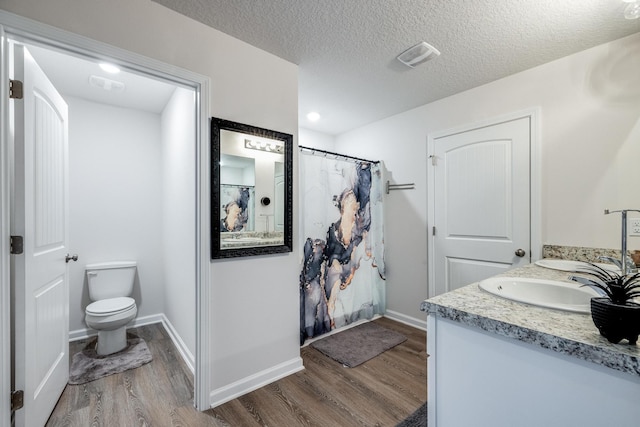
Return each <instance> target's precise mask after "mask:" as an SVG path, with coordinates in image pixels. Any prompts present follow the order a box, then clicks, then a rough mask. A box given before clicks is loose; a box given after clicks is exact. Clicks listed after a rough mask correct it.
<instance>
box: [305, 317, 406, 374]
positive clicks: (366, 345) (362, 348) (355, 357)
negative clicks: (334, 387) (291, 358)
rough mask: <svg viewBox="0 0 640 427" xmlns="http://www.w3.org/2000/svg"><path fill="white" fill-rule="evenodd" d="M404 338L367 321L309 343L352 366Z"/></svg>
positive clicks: (404, 339)
mask: <svg viewBox="0 0 640 427" xmlns="http://www.w3.org/2000/svg"><path fill="white" fill-rule="evenodd" d="M406 340H407V337H405V336H404V335H402V334H399V333H398V332H395V331H391V330H389V329H387V328H383V327H382V326H378V325H377V324H375V323H373V322H368V323H363V324H362V325H358V326H355V327H353V328H351V329H347V330H344V331H342V332H340V333H337V334H335V335H331V336H329V337H326V338H322V339H321V340H318V341H314V342H312V343H311V344H310V345H311V347H313V348H315V349H316V350H318V351H320V352H321V353H323V354H325V355H326V356H329V357H330V358H332V359H333V360H336V361H338V362H340V363H342V364H343V365H345V366H347V367H349V368H353V367H356V366H358V365H360V364H361V363H364V362H366V361H367V360H369V359H372V358H374V357H376V356H377V355H379V354H381V353H383V352H385V351H387V350H389V349H390V348H393V347H395V346H397V345H398V344H401V343H403V342H405V341H406Z"/></svg>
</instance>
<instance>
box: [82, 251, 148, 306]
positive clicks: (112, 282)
mask: <svg viewBox="0 0 640 427" xmlns="http://www.w3.org/2000/svg"><path fill="white" fill-rule="evenodd" d="M85 271H86V272H87V283H88V287H89V298H90V299H91V301H98V300H102V299H107V298H117V297H128V296H130V295H131V293H132V292H133V281H134V279H135V277H136V262H135V261H113V262H103V263H98V264H87V265H86V267H85Z"/></svg>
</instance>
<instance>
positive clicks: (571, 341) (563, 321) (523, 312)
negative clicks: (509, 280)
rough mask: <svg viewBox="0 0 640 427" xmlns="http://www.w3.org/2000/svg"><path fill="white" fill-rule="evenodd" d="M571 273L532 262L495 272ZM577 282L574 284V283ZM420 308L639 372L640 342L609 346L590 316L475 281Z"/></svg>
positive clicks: (540, 276) (555, 275)
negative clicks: (502, 293) (504, 294)
mask: <svg viewBox="0 0 640 427" xmlns="http://www.w3.org/2000/svg"><path fill="white" fill-rule="evenodd" d="M571 274H572V273H569V272H566V271H556V270H550V269H547V268H542V267H538V266H537V265H535V264H530V265H527V266H525V267H520V268H517V269H514V270H510V271H508V272H505V273H502V274H500V275H498V276H505V277H528V278H538V279H551V280H562V281H568V277H569V276H570V275H571ZM573 283H575V282H573ZM420 309H421V310H422V311H425V312H428V313H432V314H435V315H437V316H439V317H442V318H445V319H450V320H453V321H456V322H460V323H462V324H465V325H468V326H472V327H476V328H480V329H482V330H484V331H487V332H491V333H495V334H497V335H501V336H504V337H508V338H515V339H517V340H519V341H522V342H526V343H529V344H533V345H537V346H540V347H543V348H546V349H550V350H553V351H557V352H559V353H563V354H566V355H569V356H574V357H577V358H579V359H583V360H587V361H590V362H593V363H597V364H599V365H602V366H606V367H608V368H612V369H616V370H618V371H622V372H625V373H630V374H633V375H637V376H640V345H637V344H636V345H629V344H627V341H626V340H622V341H621V344H612V343H610V342H609V341H607V340H606V339H605V338H604V337H602V336H601V335H600V333H599V332H598V329H597V328H596V327H595V325H594V324H593V321H592V320H591V316H590V315H588V314H587V315H585V314H577V313H570V312H564V311H559V310H551V309H546V308H541V307H536V306H533V305H528V304H522V303H518V302H515V301H510V300H507V299H504V298H500V297H497V296H494V295H491V294H489V293H488V292H485V291H483V290H481V289H480V288H479V287H478V284H477V283H473V284H471V285H467V286H465V287H462V288H460V289H456V290H454V291H451V292H447V293H445V294H442V295H438V296H436V297H433V298H430V299H427V300H425V301H423V302H422V304H421V306H420Z"/></svg>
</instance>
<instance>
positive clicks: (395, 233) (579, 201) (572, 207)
mask: <svg viewBox="0 0 640 427" xmlns="http://www.w3.org/2000/svg"><path fill="white" fill-rule="evenodd" d="M427 66H428V65H427ZM638 70H640V34H635V35H632V36H630V37H627V38H624V39H620V40H618V41H614V42H611V43H607V44H604V45H601V46H597V47H595V48H592V49H589V50H586V51H584V52H580V53H577V54H574V55H571V56H568V57H566V58H563V59H560V60H557V61H554V62H551V63H548V64H545V65H542V66H539V67H536V68H533V69H530V70H527V71H524V72H521V73H518V74H515V75H512V76H509V77H506V78H503V79H500V80H497V81H495V82H492V83H489V84H487V85H484V86H480V87H477V88H474V89H471V90H468V91H466V92H462V93H460V94H458V95H455V96H451V97H449V98H445V99H442V100H440V101H436V102H433V103H430V104H427V105H424V106H422V107H418V108H416V109H413V110H410V111H407V112H405V113H402V114H399V115H396V116H393V117H390V118H388V119H385V120H381V121H379V122H376V123H373V124H371V125H368V126H365V127H362V128H360V129H357V130H354V131H352V132H349V133H346V134H343V135H340V136H338V137H337V139H336V147H337V148H339V151H341V152H345V153H348V154H352V155H355V156H364V157H368V158H380V159H384V160H385V164H386V167H387V169H388V170H389V171H390V172H391V174H392V175H391V176H392V178H391V181H392V182H398V183H404V182H415V183H416V189H415V190H408V191H396V192H394V193H393V194H391V195H390V196H389V197H388V199H387V200H388V203H387V221H386V225H387V229H386V230H385V247H386V261H387V262H386V265H387V293H388V297H387V307H388V309H389V310H392V311H396V312H399V313H403V314H405V315H408V316H412V317H415V318H423V316H424V315H423V314H422V313H420V312H419V308H418V306H419V303H420V301H421V300H423V299H425V298H426V297H427V244H426V242H427V224H426V220H427V203H426V200H427V176H426V161H427V153H426V146H427V136H428V135H429V133H432V132H438V131H443V130H446V129H450V128H453V127H457V126H461V125H464V124H468V123H474V122H478V121H481V120H484V119H488V118H492V117H496V116H500V115H502V114H506V113H510V112H514V111H519V110H523V109H529V108H532V107H539V108H540V112H541V120H540V122H541V123H540V129H539V141H540V146H541V162H542V169H541V176H542V183H541V188H542V190H541V191H542V194H541V199H542V207H541V208H542V210H541V216H542V236H541V237H542V242H543V243H546V244H558V245H571V246H586V247H599V248H618V247H619V245H620V242H619V240H620V237H619V236H620V218H619V216H617V215H615V216H614V215H611V216H604V215H603V211H604V209H605V208H609V209H621V208H636V209H640V187H639V186H638V184H637V183H638V182H640V167H638V164H639V162H640V142H639V141H640V72H638ZM460 72H464V70H460ZM365 154H366V156H365ZM638 216H640V214H639V215H638ZM629 246H630V248H631V249H640V238H637V237H635V238H631V240H630V242H629Z"/></svg>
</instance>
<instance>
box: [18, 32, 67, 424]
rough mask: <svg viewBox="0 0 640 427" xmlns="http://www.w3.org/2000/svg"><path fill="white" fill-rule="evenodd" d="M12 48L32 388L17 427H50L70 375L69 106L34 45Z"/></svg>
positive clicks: (25, 352)
mask: <svg viewBox="0 0 640 427" xmlns="http://www.w3.org/2000/svg"><path fill="white" fill-rule="evenodd" d="M11 47H12V50H13V52H12V54H11V53H10V58H11V57H12V59H13V64H12V66H13V70H12V77H11V78H12V79H15V80H20V81H22V82H23V83H24V95H23V99H13V100H11V101H10V111H11V112H12V114H13V119H14V146H15V170H14V199H13V200H14V204H13V215H12V232H11V234H12V235H21V236H24V252H23V254H21V255H12V271H13V292H14V299H15V300H14V305H13V306H14V312H13V317H14V322H15V323H14V325H15V348H14V358H15V359H14V361H15V387H16V389H18V390H24V408H23V409H20V410H18V411H16V414H15V415H16V425H17V426H42V425H44V424H45V422H46V421H47V419H48V418H49V415H50V414H51V411H52V410H53V408H54V407H55V404H56V402H57V401H58V398H59V397H60V395H61V394H62V391H63V390H64V387H65V385H66V383H67V381H68V378H69V296H68V293H69V282H68V269H67V265H66V262H65V255H66V254H67V239H68V224H67V221H68V196H67V189H68V185H67V181H68V176H67V157H68V156H67V137H68V131H67V121H68V120H67V105H66V104H65V102H64V101H63V99H62V97H61V96H60V95H59V94H58V93H57V92H56V90H55V88H54V87H53V85H52V84H51V83H50V82H49V80H48V79H47V77H46V76H45V75H44V73H43V72H42V70H41V69H40V68H39V67H38V65H37V64H36V63H35V61H34V60H33V58H32V57H31V55H30V54H29V52H28V51H27V50H26V48H24V46H21V45H18V44H14V45H12V46H11ZM10 50H11V49H10ZM10 73H11V72H10Z"/></svg>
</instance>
